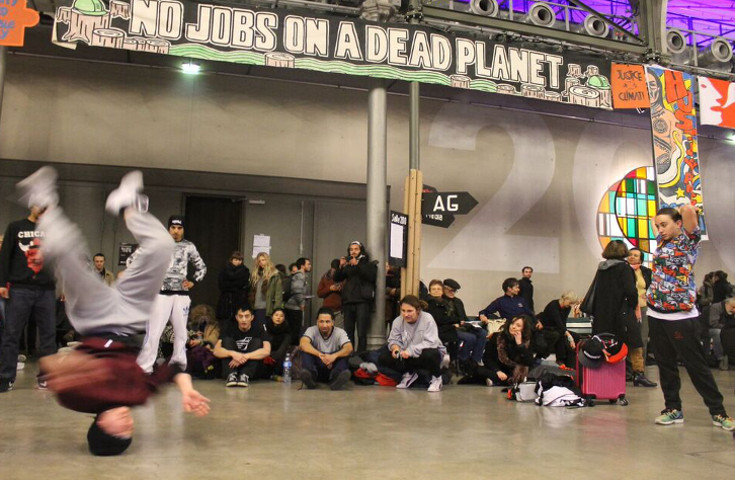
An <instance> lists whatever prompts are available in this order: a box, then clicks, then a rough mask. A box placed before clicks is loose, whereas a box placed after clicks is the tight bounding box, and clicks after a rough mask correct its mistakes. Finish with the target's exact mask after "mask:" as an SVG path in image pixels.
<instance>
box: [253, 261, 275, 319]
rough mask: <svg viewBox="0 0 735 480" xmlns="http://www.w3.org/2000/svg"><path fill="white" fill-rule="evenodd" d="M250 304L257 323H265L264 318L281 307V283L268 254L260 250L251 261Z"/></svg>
mask: <svg viewBox="0 0 735 480" xmlns="http://www.w3.org/2000/svg"><path fill="white" fill-rule="evenodd" d="M250 305H252V306H253V311H254V312H255V321H256V322H257V324H258V325H265V321H266V318H268V317H270V316H271V315H273V311H274V310H275V309H276V308H283V285H282V283H281V276H280V275H279V274H278V270H276V267H275V266H274V265H273V262H272V261H271V257H270V255H268V254H267V253H265V252H260V253H259V254H258V255H257V256H256V257H255V261H254V262H253V269H252V273H251V274H250Z"/></svg>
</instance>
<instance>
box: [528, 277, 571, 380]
mask: <svg viewBox="0 0 735 480" xmlns="http://www.w3.org/2000/svg"><path fill="white" fill-rule="evenodd" d="M576 303H579V299H578V298H577V295H576V294H575V293H574V292H572V291H566V292H564V293H562V294H561V297H559V298H558V299H555V300H552V301H550V302H549V303H548V304H547V305H546V307H545V308H544V311H543V312H541V313H539V314H538V315H537V318H538V319H539V321H540V322H541V324H542V325H543V326H544V328H543V330H542V333H543V335H544V339H545V340H546V342H547V344H548V349H549V353H552V352H553V353H554V354H555V355H556V363H557V364H559V365H566V366H567V367H570V368H574V346H575V345H576V341H575V338H574V337H573V336H572V334H571V332H569V330H567V318H569V313H570V312H571V311H572V306H573V305H574V304H576Z"/></svg>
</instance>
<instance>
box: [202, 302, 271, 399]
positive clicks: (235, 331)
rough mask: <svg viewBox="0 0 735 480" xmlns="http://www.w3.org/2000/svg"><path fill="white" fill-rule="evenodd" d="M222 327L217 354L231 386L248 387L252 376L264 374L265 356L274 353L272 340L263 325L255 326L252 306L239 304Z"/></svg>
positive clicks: (215, 348)
mask: <svg viewBox="0 0 735 480" xmlns="http://www.w3.org/2000/svg"><path fill="white" fill-rule="evenodd" d="M235 320H236V321H235V322H232V321H230V322H229V323H228V324H227V325H225V327H223V329H222V333H221V335H220V338H219V340H218V341H217V345H215V347H214V352H213V353H214V356H215V357H217V358H222V359H223V362H222V370H223V371H224V372H225V373H226V374H227V377H226V378H227V380H226V381H225V385H226V386H228V387H247V386H248V385H250V380H254V379H255V378H257V377H260V376H263V374H264V370H263V359H264V358H265V357H267V356H268V355H270V354H271V340H270V336H269V335H268V332H266V331H265V327H264V326H263V325H260V324H258V325H257V326H253V320H255V315H254V314H253V311H252V310H251V309H250V307H246V308H240V309H238V310H237V315H235Z"/></svg>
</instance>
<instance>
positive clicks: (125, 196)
mask: <svg viewBox="0 0 735 480" xmlns="http://www.w3.org/2000/svg"><path fill="white" fill-rule="evenodd" d="M142 191H143V173H142V172H141V171H140V170H133V171H132V172H130V173H128V174H126V175H125V176H124V177H123V178H122V180H120V186H119V187H117V188H116V189H115V190H113V191H112V192H111V193H110V195H109V196H108V197H107V203H106V204H105V209H106V210H107V211H108V212H110V213H111V214H113V215H118V214H119V213H120V210H122V209H123V208H126V207H132V206H135V207H136V208H138V209H139V210H141V211H147V210H148V201H147V200H148V198H147V197H146V196H145V195H141V194H140V192H142ZM141 207H144V208H141Z"/></svg>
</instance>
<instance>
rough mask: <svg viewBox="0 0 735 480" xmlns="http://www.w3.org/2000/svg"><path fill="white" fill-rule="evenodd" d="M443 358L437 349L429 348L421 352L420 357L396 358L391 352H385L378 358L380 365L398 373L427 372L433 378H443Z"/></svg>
mask: <svg viewBox="0 0 735 480" xmlns="http://www.w3.org/2000/svg"><path fill="white" fill-rule="evenodd" d="M441 361H442V357H441V354H440V353H439V349H437V348H427V349H425V350H422V351H421V355H419V356H418V357H409V358H406V359H403V358H394V357H393V354H392V353H391V352H389V351H383V352H382V353H381V354H380V356H379V357H378V364H379V365H382V366H384V367H387V368H390V369H392V370H395V371H396V372H398V373H401V374H404V373H406V372H414V373H415V372H417V371H418V370H426V371H428V372H429V373H430V374H431V375H432V376H434V377H439V376H441Z"/></svg>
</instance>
